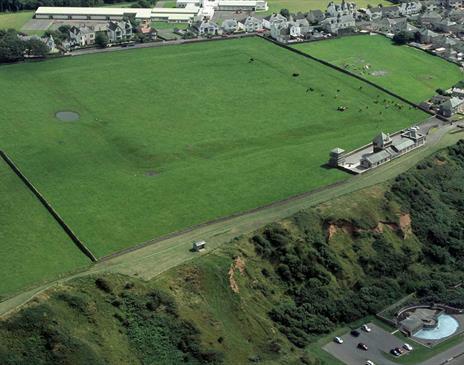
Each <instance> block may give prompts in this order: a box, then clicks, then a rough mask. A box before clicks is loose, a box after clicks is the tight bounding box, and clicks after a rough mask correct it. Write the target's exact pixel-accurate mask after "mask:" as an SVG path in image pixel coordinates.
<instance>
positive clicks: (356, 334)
mask: <svg viewBox="0 0 464 365" xmlns="http://www.w3.org/2000/svg"><path fill="white" fill-rule="evenodd" d="M359 335H360V333H359V331H356V330H353V331H351V336H354V337H358V336H359Z"/></svg>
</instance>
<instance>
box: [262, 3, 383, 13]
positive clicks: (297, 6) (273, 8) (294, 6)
mask: <svg viewBox="0 0 464 365" xmlns="http://www.w3.org/2000/svg"><path fill="white" fill-rule="evenodd" d="M355 2H356V5H357V7H358V8H365V7H367V5H372V6H377V5H378V4H382V5H386V6H388V5H391V3H390V2H389V1H387V0H360V1H355ZM327 4H328V1H327V0H268V5H269V10H268V11H267V12H266V13H269V14H272V13H277V12H279V11H280V9H288V10H290V11H291V12H295V13H297V12H299V11H301V12H303V13H304V12H307V11H309V10H314V9H320V10H325V9H326V8H327ZM258 14H262V13H258Z"/></svg>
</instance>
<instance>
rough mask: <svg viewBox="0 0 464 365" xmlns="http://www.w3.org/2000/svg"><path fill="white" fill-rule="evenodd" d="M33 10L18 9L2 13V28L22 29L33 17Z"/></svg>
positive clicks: (0, 27)
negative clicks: (15, 11) (13, 11)
mask: <svg viewBox="0 0 464 365" xmlns="http://www.w3.org/2000/svg"><path fill="white" fill-rule="evenodd" d="M33 14H34V12H33V11H18V12H17V13H0V29H10V28H12V29H16V30H20V29H21V28H22V26H23V25H24V24H26V23H27V22H28V21H29V20H30V19H32V15H33Z"/></svg>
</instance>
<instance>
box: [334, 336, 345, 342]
mask: <svg viewBox="0 0 464 365" xmlns="http://www.w3.org/2000/svg"><path fill="white" fill-rule="evenodd" d="M334 342H336V343H343V339H342V338H341V337H338V336H337V337H335V338H334Z"/></svg>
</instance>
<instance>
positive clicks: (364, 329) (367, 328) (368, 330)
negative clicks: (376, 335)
mask: <svg viewBox="0 0 464 365" xmlns="http://www.w3.org/2000/svg"><path fill="white" fill-rule="evenodd" d="M361 329H362V330H363V331H366V332H370V331H372V329H371V328H370V327H369V326H368V325H367V324H363V325H362V326H361Z"/></svg>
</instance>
